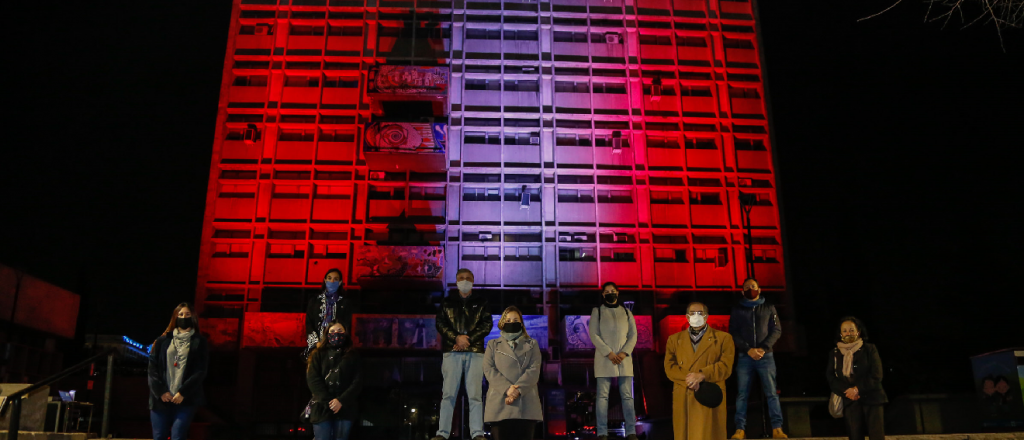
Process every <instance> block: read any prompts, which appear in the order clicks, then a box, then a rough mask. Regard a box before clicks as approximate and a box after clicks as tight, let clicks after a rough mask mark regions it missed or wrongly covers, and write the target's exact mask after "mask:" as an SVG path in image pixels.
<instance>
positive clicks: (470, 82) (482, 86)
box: [466, 79, 501, 91]
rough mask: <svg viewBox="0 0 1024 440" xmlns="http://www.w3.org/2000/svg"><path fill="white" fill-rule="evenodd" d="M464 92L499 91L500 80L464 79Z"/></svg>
mask: <svg viewBox="0 0 1024 440" xmlns="http://www.w3.org/2000/svg"><path fill="white" fill-rule="evenodd" d="M466 90H494V91H498V90H501V80H497V79H466Z"/></svg>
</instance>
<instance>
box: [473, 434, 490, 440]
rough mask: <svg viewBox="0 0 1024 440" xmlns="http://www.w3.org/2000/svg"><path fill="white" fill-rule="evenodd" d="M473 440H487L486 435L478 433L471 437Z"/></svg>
mask: <svg viewBox="0 0 1024 440" xmlns="http://www.w3.org/2000/svg"><path fill="white" fill-rule="evenodd" d="M473 440H487V437H484V436H482V435H478V436H476V437H473Z"/></svg>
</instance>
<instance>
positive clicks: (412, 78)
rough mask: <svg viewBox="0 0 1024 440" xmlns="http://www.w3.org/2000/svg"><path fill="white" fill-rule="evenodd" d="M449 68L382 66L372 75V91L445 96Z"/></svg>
mask: <svg viewBox="0 0 1024 440" xmlns="http://www.w3.org/2000/svg"><path fill="white" fill-rule="evenodd" d="M449 75H450V71H449V68H448V66H429V67H427V66H380V67H378V68H376V69H374V74H373V75H371V78H372V79H371V83H370V90H371V91H372V92H376V93H387V94H395V95H445V94H447V93H448V78H449Z"/></svg>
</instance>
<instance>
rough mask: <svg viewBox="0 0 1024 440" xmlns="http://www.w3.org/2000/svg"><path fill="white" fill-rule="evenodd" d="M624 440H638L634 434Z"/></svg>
mask: <svg viewBox="0 0 1024 440" xmlns="http://www.w3.org/2000/svg"><path fill="white" fill-rule="evenodd" d="M626 440H640V439H639V438H637V437H636V434H630V435H627V436H626Z"/></svg>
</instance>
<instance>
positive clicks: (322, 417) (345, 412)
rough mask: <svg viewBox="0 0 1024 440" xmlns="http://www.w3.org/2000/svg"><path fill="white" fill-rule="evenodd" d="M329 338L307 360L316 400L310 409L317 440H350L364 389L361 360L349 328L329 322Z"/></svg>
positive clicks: (311, 388)
mask: <svg viewBox="0 0 1024 440" xmlns="http://www.w3.org/2000/svg"><path fill="white" fill-rule="evenodd" d="M325 336H326V337H325V338H324V339H323V340H321V341H320V342H319V343H317V345H316V348H315V349H313V352H312V353H310V355H309V358H308V359H307V361H306V383H307V384H308V385H309V391H311V392H312V393H313V399H312V400H310V401H309V406H308V408H307V411H308V414H309V421H310V423H312V424H313V438H314V439H315V440H347V439H348V436H349V433H350V432H351V431H352V422H353V421H354V420H355V418H356V411H357V407H356V402H357V398H358V397H359V391H360V390H362V388H363V385H362V380H361V376H360V369H361V368H360V357H359V354H358V353H357V352H356V351H355V350H353V349H352V340H351V338H349V334H348V330H347V329H346V328H345V325H344V324H342V323H341V322H339V321H338V320H333V321H331V322H330V323H328V326H327V333H326V335H325Z"/></svg>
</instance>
